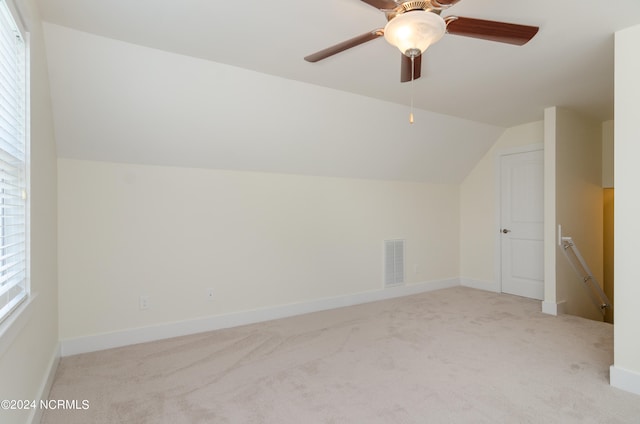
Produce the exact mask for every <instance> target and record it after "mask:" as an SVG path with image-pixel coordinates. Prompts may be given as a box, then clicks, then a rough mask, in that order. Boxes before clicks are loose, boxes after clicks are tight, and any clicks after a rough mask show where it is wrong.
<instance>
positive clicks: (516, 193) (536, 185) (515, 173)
mask: <svg viewBox="0 0 640 424" xmlns="http://www.w3.org/2000/svg"><path fill="white" fill-rule="evenodd" d="M543 202H544V153H543V151H542V150H536V151H532V152H524V153H516V154H510V155H504V156H501V157H500V238H501V243H500V250H501V267H502V270H501V271H502V272H501V274H502V275H501V279H502V292H503V293H510V294H515V295H518V296H524V297H530V298H533V299H540V300H542V299H543V298H544V243H543V232H544V228H543V224H544V203H543Z"/></svg>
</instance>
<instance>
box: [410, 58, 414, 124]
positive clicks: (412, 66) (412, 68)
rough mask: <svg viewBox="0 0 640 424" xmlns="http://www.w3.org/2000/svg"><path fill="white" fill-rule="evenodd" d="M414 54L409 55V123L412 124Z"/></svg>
mask: <svg viewBox="0 0 640 424" xmlns="http://www.w3.org/2000/svg"><path fill="white" fill-rule="evenodd" d="M414 59H415V56H414V55H411V111H410V112H409V123H410V124H413V70H414V69H415V66H414V63H413V61H414Z"/></svg>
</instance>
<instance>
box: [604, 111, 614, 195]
mask: <svg viewBox="0 0 640 424" xmlns="http://www.w3.org/2000/svg"><path fill="white" fill-rule="evenodd" d="M613 140H614V134H613V120H611V121H605V122H603V123H602V187H604V188H613V187H614V184H613V181H614V166H613V165H614V160H613V157H614V148H613V146H614V143H613Z"/></svg>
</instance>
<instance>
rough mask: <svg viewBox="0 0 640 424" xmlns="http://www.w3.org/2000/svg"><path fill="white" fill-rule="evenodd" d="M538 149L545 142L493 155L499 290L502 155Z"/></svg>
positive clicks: (495, 263) (495, 264)
mask: <svg viewBox="0 0 640 424" xmlns="http://www.w3.org/2000/svg"><path fill="white" fill-rule="evenodd" d="M538 150H542V151H544V143H534V144H527V145H526V146H516V147H509V148H505V149H500V150H496V152H495V153H494V156H493V169H494V190H495V204H494V207H495V212H496V213H495V227H494V228H495V238H494V245H493V250H494V252H493V253H494V254H493V272H494V275H495V279H496V281H495V284H497V286H498V289H497V292H498V293H501V292H502V250H501V248H502V238H501V237H500V228H501V226H502V216H501V215H500V213H501V202H502V198H501V194H502V193H501V182H502V181H501V178H502V177H501V166H500V159H501V158H502V156H508V155H515V154H518V153H528V152H536V151H538Z"/></svg>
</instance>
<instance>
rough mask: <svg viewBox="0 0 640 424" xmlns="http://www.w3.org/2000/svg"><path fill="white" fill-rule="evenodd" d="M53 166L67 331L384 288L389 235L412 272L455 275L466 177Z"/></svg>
mask: <svg viewBox="0 0 640 424" xmlns="http://www.w3.org/2000/svg"><path fill="white" fill-rule="evenodd" d="M58 166H59V216H60V219H59V225H60V226H59V232H60V243H59V256H60V262H59V267H60V332H61V338H62V339H70V338H78V337H83V336H89V335H96V334H102V333H108V332H114V331H120V330H126V329H132V328H138V327H145V326H152V325H158V324H162V323H170V322H177V321H183V320H190V319H196V318H200V317H207V316H215V315H220V314H229V313H234V312H239V311H248V310H253V309H256V308H263V307H270V306H277V305H285V304H291V303H296V302H305V301H310V300H316V299H322V298H329V297H336V296H341V295H348V294H353V293H362V292H367V291H372V290H379V289H382V285H383V267H382V265H383V261H382V252H383V249H382V248H383V240H385V239H396V238H402V239H406V265H407V278H406V281H407V283H408V284H412V283H417V282H425V281H433V280H440V279H448V278H457V276H458V270H459V263H458V257H459V252H458V241H459V229H458V223H459V215H458V211H459V191H458V186H457V185H435V184H426V183H408V182H389V181H375V180H357V179H343V178H325V177H307V176H299V175H284V174H275V173H251V172H235V171H221V170H202V169H192V168H171V167H159V166H142V165H126V164H116V163H105V162H91V161H79V160H68V159H60V160H59V161H58ZM208 288H212V289H213V290H214V294H215V295H214V297H215V299H214V301H212V302H211V301H208V300H207V298H206V290H207V289H208ZM140 295H148V296H150V304H151V307H150V308H149V309H148V310H145V311H140V310H139V307H138V297H139V296H140Z"/></svg>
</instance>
